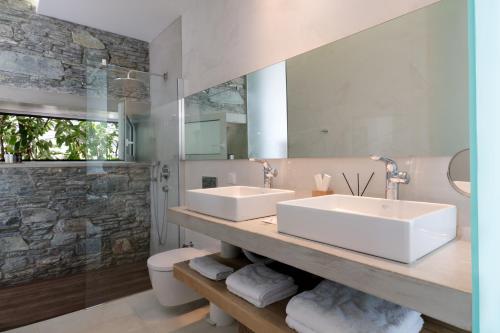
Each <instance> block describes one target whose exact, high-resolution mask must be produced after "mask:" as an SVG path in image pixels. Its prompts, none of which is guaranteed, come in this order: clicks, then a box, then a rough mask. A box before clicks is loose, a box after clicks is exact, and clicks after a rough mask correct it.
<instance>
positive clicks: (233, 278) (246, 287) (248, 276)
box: [226, 264, 297, 307]
mask: <svg viewBox="0 0 500 333" xmlns="http://www.w3.org/2000/svg"><path fill="white" fill-rule="evenodd" d="M226 285H227V287H228V289H229V291H231V292H232V293H234V294H236V295H238V296H240V297H242V298H244V299H246V300H247V301H249V302H250V303H252V304H254V305H255V306H258V307H265V306H267V305H269V304H271V303H274V302H277V301H279V300H281V299H283V298H286V297H289V296H291V295H293V294H294V293H296V292H297V286H296V285H295V283H294V281H293V278H291V277H290V276H287V275H285V274H281V273H278V272H276V271H273V270H272V269H270V268H269V267H267V266H265V265H264V264H252V265H248V266H245V267H243V268H242V269H240V270H238V271H237V272H235V273H233V274H231V275H230V276H229V277H228V278H227V280H226Z"/></svg>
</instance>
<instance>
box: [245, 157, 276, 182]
mask: <svg viewBox="0 0 500 333" xmlns="http://www.w3.org/2000/svg"><path fill="white" fill-rule="evenodd" d="M250 161H251V162H257V163H260V164H262V166H263V167H264V187H266V188H271V187H273V178H275V177H278V169H276V168H273V167H272V166H271V165H270V164H269V162H268V161H266V160H257V159H255V158H251V159H250Z"/></svg>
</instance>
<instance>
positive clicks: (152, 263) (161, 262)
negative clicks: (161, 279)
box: [148, 247, 210, 272]
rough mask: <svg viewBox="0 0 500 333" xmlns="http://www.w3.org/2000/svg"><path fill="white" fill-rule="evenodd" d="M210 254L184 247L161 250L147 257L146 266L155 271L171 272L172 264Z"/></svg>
mask: <svg viewBox="0 0 500 333" xmlns="http://www.w3.org/2000/svg"><path fill="white" fill-rule="evenodd" d="M208 254H210V252H208V251H204V250H198V249H195V248H193V247H185V248H180V249H175V250H170V251H166V252H161V253H158V254H155V255H153V256H151V257H150V258H149V259H148V268H149V269H151V270H153V271H157V272H171V271H172V270H173V267H174V264H176V263H178V262H183V261H187V260H190V259H193V258H196V257H202V256H206V255H208Z"/></svg>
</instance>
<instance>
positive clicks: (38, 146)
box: [0, 113, 119, 161]
mask: <svg viewBox="0 0 500 333" xmlns="http://www.w3.org/2000/svg"><path fill="white" fill-rule="evenodd" d="M6 153H11V154H20V155H21V156H22V159H23V160H25V161H47V160H48V161H51V160H69V161H82V160H119V130H118V124H117V123H115V122H106V121H91V120H81V119H67V118H51V117H39V116H31V115H13V114H6V113H0V159H2V160H3V159H4V156H5V154H6Z"/></svg>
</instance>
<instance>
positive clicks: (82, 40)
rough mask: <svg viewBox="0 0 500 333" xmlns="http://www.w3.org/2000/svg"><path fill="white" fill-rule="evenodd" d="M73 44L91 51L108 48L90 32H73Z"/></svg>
mask: <svg viewBox="0 0 500 333" xmlns="http://www.w3.org/2000/svg"><path fill="white" fill-rule="evenodd" d="M71 36H72V38H73V43H75V44H78V45H81V46H83V47H86V48H89V49H97V50H104V49H105V48H106V46H105V45H104V44H103V42H101V41H100V40H99V39H98V38H96V37H94V36H92V35H91V34H90V33H89V32H88V31H85V30H79V31H72V32H71Z"/></svg>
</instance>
